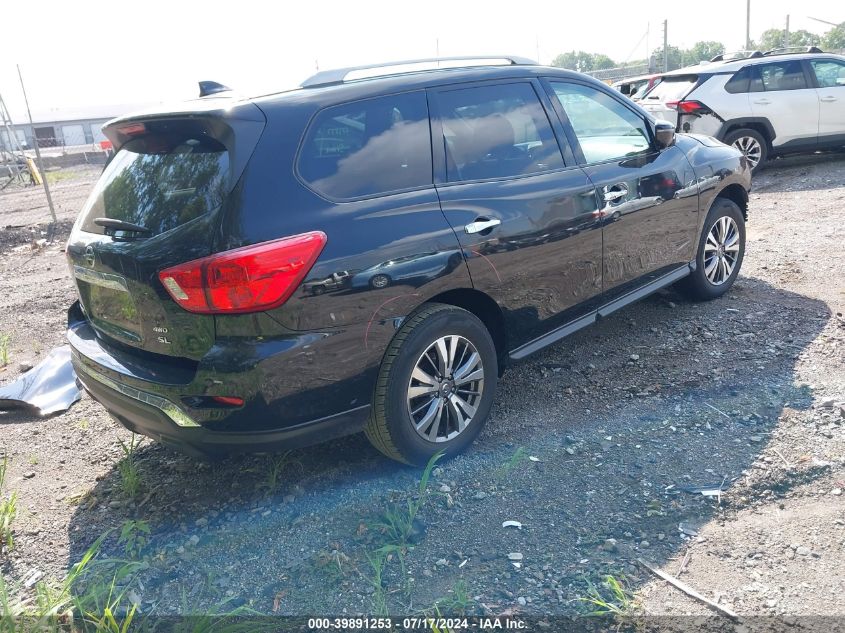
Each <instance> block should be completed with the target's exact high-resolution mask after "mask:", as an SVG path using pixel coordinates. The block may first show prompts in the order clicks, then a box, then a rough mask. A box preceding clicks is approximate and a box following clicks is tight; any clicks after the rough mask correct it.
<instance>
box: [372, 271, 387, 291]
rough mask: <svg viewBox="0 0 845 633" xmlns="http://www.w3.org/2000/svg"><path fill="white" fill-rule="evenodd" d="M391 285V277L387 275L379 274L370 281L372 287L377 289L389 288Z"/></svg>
mask: <svg viewBox="0 0 845 633" xmlns="http://www.w3.org/2000/svg"><path fill="white" fill-rule="evenodd" d="M389 285H390V277H388V276H387V275H382V274H378V275H375V276H374V277H373V278H372V279H370V286H372V287H373V288H375V289H377V290H378V289H380V288H387V287H388V286H389Z"/></svg>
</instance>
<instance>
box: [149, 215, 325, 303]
mask: <svg viewBox="0 0 845 633" xmlns="http://www.w3.org/2000/svg"><path fill="white" fill-rule="evenodd" d="M325 245H326V234H325V233H323V232H321V231H313V232H311V233H303V234H301V235H294V236H293V237H285V238H282V239H280V240H273V241H272V242H262V243H261V244H255V245H253V246H245V247H243V248H236V249H235V250H231V251H226V252H224V253H218V254H216V255H211V256H210V257H204V258H202V259H196V260H194V261H191V262H187V263H185V264H179V265H178V266H173V267H172V268H168V269H166V270H162V271H161V272H160V273H159V274H158V277H159V279H160V280H161V283H162V285H164V287H165V289H166V290H167V292H168V293H170V296H171V297H173V300H174V301H176V303H178V304H179V305H180V306H182V307H183V308H185V310H188V311H189V312H197V313H200V314H235V313H243V312H261V311H263V310H270V309H272V308H276V307H278V306H280V305H282V304H283V303H284V302H285V301H287V299H288V298H289V297H290V296H291V294H293V291H294V290H296V288H297V287H298V286H299V284H300V283H301V282H302V280H303V279H304V278H305V275H307V274H308V271H309V270H311V267H312V266H313V265H314V262H316V261H317V258H318V257H319V256H320V253H321V252H322V251H323V247H324V246H325Z"/></svg>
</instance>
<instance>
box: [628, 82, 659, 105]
mask: <svg viewBox="0 0 845 633" xmlns="http://www.w3.org/2000/svg"><path fill="white" fill-rule="evenodd" d="M661 81H663V79H662V78H659V77H658V78H657V79H655V80H654V83H653V84H652V85H651V88H654V86H656V85H657V84H659V83H660V82H661ZM651 88H649V85H648V81H644V82H643V83H642V85H641V86H640V87H639V88H637V90H636V92H634V94H632V95H631V99H634V100H637V99H642V98H643V95H645V94H646V93H647V92H648V91H649V90H651Z"/></svg>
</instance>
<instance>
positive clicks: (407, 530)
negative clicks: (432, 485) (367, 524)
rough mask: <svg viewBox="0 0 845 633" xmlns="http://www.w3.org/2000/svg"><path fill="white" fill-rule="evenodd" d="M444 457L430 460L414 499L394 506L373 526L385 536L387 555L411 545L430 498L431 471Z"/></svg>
mask: <svg viewBox="0 0 845 633" xmlns="http://www.w3.org/2000/svg"><path fill="white" fill-rule="evenodd" d="M442 456H443V453H442V452H441V453H437V454H435V455H433V456H432V458H431V459H430V460H428V464H426V467H425V469H424V470H423V473H422V475H421V476H420V482H419V484H418V486H417V494H416V495H415V496H414V497H412V498H410V499H408V500H407V502H406V504H404V505H403V504H398V503H397V504H394V505H393V506H391V507H390V508H388V509H387V510H386V511H385V512H384V514H382V515H381V517H380V518H379V519H378V520H377V521H375V522H374V523H373V524H372V525H371V527H372V528H375V529H376V530H377V531H379V532H380V533H381V534H383V535H384V546H382V548H380V549H381V550H383V551H384V552H385V553H390V551H392V550H395V549H405V548H407V546H408V545H409V539H410V537H411V535H412V534H413V533H414V530H415V525H414V521H415V520H416V518H417V515H418V514H419V513H420V510H422V508H423V507H424V506H425V504H426V502H427V501H428V498H429V494H430V493H429V490H428V481H429V479H430V478H431V471H432V470H433V469H434V465H435V464H436V463H437V460H439V459H440V458H441V457H442Z"/></svg>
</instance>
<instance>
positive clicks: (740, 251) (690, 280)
mask: <svg viewBox="0 0 845 633" xmlns="http://www.w3.org/2000/svg"><path fill="white" fill-rule="evenodd" d="M744 256H745V221H744V219H743V217H742V210H741V209H740V208H739V207H738V206H737V204H736V203H735V202H733V201H732V200H728V199H727V198H716V200H715V201H714V202H713V205H712V206H711V207H710V211H709V212H708V213H707V219H706V220H705V221H704V230H703V231H702V233H701V238H700V239H699V243H698V252H697V254H696V260H695V263H696V267H695V270H694V271H693V272H692V273H691V274H690V275H689V276H688V277H686V278H685V279H683V280H682V281H681V283H680V288H681V289H682V290H683V291H684V292H685V294H687V295H688V296H689V297H690V298H692V299H696V300H699V301H708V300H710V299H715V298H716V297H721V296H722V295H723V294H725V293H726V292H727V291H728V290H730V287H731V286H732V285H733V283H734V281H735V280H736V277H737V275H738V274H739V269H740V267H741V266H742V259H743V257H744Z"/></svg>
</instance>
